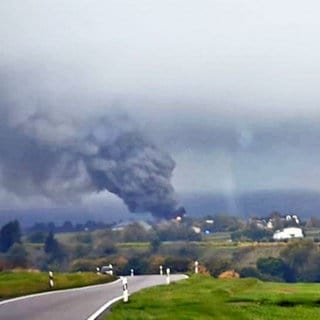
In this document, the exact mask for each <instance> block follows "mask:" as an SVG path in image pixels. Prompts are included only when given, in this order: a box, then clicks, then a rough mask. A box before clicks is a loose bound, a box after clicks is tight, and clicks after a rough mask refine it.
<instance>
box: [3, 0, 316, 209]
mask: <svg viewBox="0 0 320 320" xmlns="http://www.w3.org/2000/svg"><path fill="white" fill-rule="evenodd" d="M319 9H320V5H319V4H318V2H317V1H305V2H303V3H302V2H301V1H288V0H284V1H275V0H271V1H253V0H221V1H215V0H213V1H212V0H211V1H206V0H203V1H172V0H170V1H158V2H154V1H147V0H141V1H129V0H123V1H121V0H117V1H98V0H91V1H89V0H87V1H79V0H77V1H75V0H69V1H62V0H55V1H50V0H48V1H35V0H24V1H18V0H10V1H9V0H2V1H1V2H0V25H1V27H0V39H1V49H0V79H1V82H0V83H1V88H0V94H1V97H0V99H1V100H0V115H1V117H2V120H0V126H1V127H0V129H1V131H0V134H1V140H0V145H1V147H0V150H1V152H2V153H8V150H13V149H15V150H16V151H17V152H15V153H14V154H15V156H17V155H19V151H21V150H24V148H25V147H26V145H27V144H26V143H27V142H28V143H34V141H37V142H36V144H37V152H38V153H36V154H30V155H29V157H30V158H27V160H28V161H25V160H26V158H25V156H26V153H24V154H21V153H20V156H21V157H24V166H21V167H20V169H21V171H20V170H18V169H19V166H18V163H19V158H15V159H14V160H15V162H12V159H10V157H9V158H8V157H5V156H2V157H0V158H1V159H2V160H1V161H2V163H0V165H1V167H2V174H1V179H0V181H1V187H0V206H1V207H11V206H12V207H14V206H18V205H21V204H23V205H26V204H27V205H30V206H32V205H33V206H34V205H35V204H37V205H41V206H50V205H53V204H52V201H54V202H58V203H59V202H61V203H64V200H65V199H62V197H61V196H60V195H61V193H60V192H58V191H57V193H56V197H54V198H55V199H54V200H52V199H48V195H47V194H46V192H43V188H42V187H41V184H42V183H39V184H34V183H33V184H31V187H30V184H28V182H27V180H23V177H24V173H23V172H24V170H30V171H32V170H34V168H33V167H32V166H33V165H34V163H41V164H42V165H43V166H48V167H51V164H50V161H54V159H55V158H54V154H55V150H57V149H59V150H61V149H63V150H73V151H72V154H75V153H77V152H79V150H80V149H81V154H86V155H87V154H93V153H94V152H95V151H94V150H93V149H92V148H95V147H96V146H97V145H100V142H101V141H98V142H97V143H96V144H90V143H89V142H90V141H89V140H88V139H87V137H88V136H90V134H93V133H94V136H95V137H96V139H97V140H99V136H102V137H104V139H105V137H106V136H108V139H109V140H110V141H111V140H112V141H113V140H114V139H116V138H117V137H118V136H119V134H120V133H119V132H121V134H122V133H126V132H132V131H136V130H137V131H139V132H140V134H141V135H142V136H143V137H144V139H146V140H148V141H151V142H152V144H154V145H156V146H157V150H159V152H161V154H170V158H172V159H173V160H174V161H175V164H176V167H175V169H174V170H173V171H172V172H171V173H173V177H172V183H173V187H174V188H175V190H176V193H177V194H178V196H179V194H184V193H193V192H195V193H201V192H202V193H208V192H209V193H210V192H214V193H219V192H222V193H228V194H236V193H241V192H246V191H254V190H264V189H270V190H272V189H298V188H303V189H311V190H316V191H320V184H319V181H320V165H319V163H320V152H319V141H320V140H319V139H320V126H319V122H320V117H319V116H320V109H319V104H320V91H319V88H318V85H319V81H320V44H319V41H318V35H319V31H320V20H319V18H318V13H319ZM101 119H103V121H102V120H101ZM102 123H103V124H104V125H105V126H106V127H108V129H107V133H106V132H104V131H103V130H106V129H102V127H103V126H102ZM97 124H98V125H97ZM93 128H95V129H93ZM109 140H108V143H109V142H110V141H109ZM83 141H86V144H85V145H84V144H83ZM80 142H81V143H80ZM104 142H105V141H104ZM80 144H81V148H80ZM22 146H23V147H22ZM47 146H50V148H49V149H48V148H47ZM42 148H43V149H42ZM44 149H45V150H46V152H49V151H50V152H49V153H45V152H43V150H44ZM48 150H49V151H48ZM160 150H161V151H160ZM12 154H13V153H12ZM33 157H34V158H36V159H34V158H33ZM41 157H43V161H39V159H40V160H41ZM59 159H60V158H59ZM35 160H37V161H35ZM5 161H7V165H6V163H5ZM59 161H60V160H59ZM66 161H67V160H66ZM8 163H9V164H13V163H15V164H16V166H15V167H14V169H12V170H13V171H15V172H14V173H15V178H13V177H14V175H12V174H10V175H8V174H7V172H5V169H6V168H9V165H8ZM59 163H60V162H59ZM55 164H56V163H55ZM169 167H170V168H171V165H169ZM4 168H5V169H4ZM169 171H170V170H169ZM34 172H36V171H34ZM37 172H38V173H39V172H40V173H39V174H40V176H39V177H38V178H39V180H34V181H45V182H46V183H47V182H48V179H47V178H46V177H43V176H41V173H43V172H46V171H45V170H43V171H41V170H40V169H39V171H37ZM11 173H12V172H11ZM166 175H167V177H168V179H169V180H170V179H171V175H170V174H169V172H168V174H166ZM6 176H10V178H11V180H10V181H8V180H6V179H5V177H6ZM75 176H76V177H77V179H78V180H75V179H71V180H68V181H66V184H67V183H69V185H64V186H63V187H62V190H63V191H65V190H67V189H68V190H70V189H72V188H73V189H74V190H75V192H74V193H75V194H77V195H79V197H80V198H82V199H84V201H89V203H92V201H97V203H101V201H102V200H101V198H102V197H101V196H102V195H103V199H106V201H118V200H112V199H113V198H112V197H110V196H106V194H105V192H104V193H103V194H102V195H100V196H99V197H97V196H93V195H92V193H94V192H96V190H95V189H94V188H92V185H91V182H90V181H89V180H90V178H88V176H87V171H86V170H85V169H84V168H82V167H81V163H79V164H78V166H77V171H76V173H75ZM26 177H27V175H26ZM12 179H13V180H12ZM15 179H16V180H15ZM79 179H80V180H81V179H82V180H81V181H79ZM34 181H33V182H34ZM50 181H51V183H54V181H52V180H50ZM19 183H20V184H21V183H25V184H27V185H28V186H29V187H28V188H25V186H20V188H18V187H17V186H19ZM29 183H30V181H29ZM70 183H74V184H71V185H70ZM12 184H14V187H12ZM42 185H43V184H42ZM47 187H48V186H47V185H46V188H47ZM46 190H48V189H46ZM50 190H52V189H50ZM22 191H23V192H22ZM26 191H28V192H27V193H26ZM60 191H61V190H60ZM67 195H68V196H69V195H70V194H67ZM21 197H23V198H21ZM49 198H50V197H49ZM22 199H23V200H22ZM26 199H27V200H26ZM88 199H89V200H88ZM26 201H27V202H26ZM175 201H176V200H174V202H175ZM102 202H103V201H102Z"/></svg>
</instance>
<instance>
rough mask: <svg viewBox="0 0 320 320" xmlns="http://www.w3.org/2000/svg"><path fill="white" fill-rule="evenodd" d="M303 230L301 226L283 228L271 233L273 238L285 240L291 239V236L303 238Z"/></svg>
mask: <svg viewBox="0 0 320 320" xmlns="http://www.w3.org/2000/svg"><path fill="white" fill-rule="evenodd" d="M303 237H304V235H303V232H302V229H301V228H295V227H290V228H284V229H283V230H277V231H276V232H275V233H274V234H273V239H274V240H286V239H292V238H303Z"/></svg>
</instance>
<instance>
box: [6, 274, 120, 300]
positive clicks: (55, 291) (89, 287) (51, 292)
mask: <svg viewBox="0 0 320 320" xmlns="http://www.w3.org/2000/svg"><path fill="white" fill-rule="evenodd" d="M120 281H121V279H118V280H116V281H112V282H107V283H102V284H96V285H92V286H90V285H89V286H84V287H79V288H69V289H59V290H53V291H45V292H39V293H33V294H29V295H26V296H22V297H16V298H11V299H6V300H3V301H0V306H1V305H4V304H7V303H10V302H16V301H20V300H26V299H31V298H36V297H41V296H46V295H50V294H55V293H62V292H66V291H68V292H73V291H80V290H89V289H92V288H98V287H102V286H107V285H111V284H115V283H118V282H120Z"/></svg>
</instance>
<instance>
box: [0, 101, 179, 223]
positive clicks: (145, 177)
mask: <svg viewBox="0 0 320 320" xmlns="http://www.w3.org/2000/svg"><path fill="white" fill-rule="evenodd" d="M21 96H22V98H21V97H20V100H19V101H18V102H17V101H16V100H14V99H11V97H10V99H5V95H2V97H1V101H0V116H1V118H0V185H1V188H2V190H6V192H10V193H12V194H15V195H17V196H19V197H28V196H33V195H41V196H44V197H45V198H47V199H51V200H53V201H54V202H55V203H64V202H69V201H74V200H78V199H81V196H82V195H84V194H88V193H92V192H99V191H102V190H108V191H109V192H112V193H114V194H116V195H117V196H118V197H120V198H121V199H122V200H123V201H124V203H125V204H126V205H127V207H128V209H129V210H130V211H131V212H150V213H152V214H153V215H154V216H157V217H163V218H171V217H174V216H176V215H177V213H178V212H179V210H180V211H181V209H178V202H177V198H176V194H175V192H174V189H173V186H172V184H171V177H172V172H173V170H174V167H175V162H174V161H173V159H172V158H171V157H170V156H169V155H168V154H166V153H165V152H162V151H161V150H159V149H158V148H157V147H156V146H155V145H154V144H152V143H150V142H149V141H148V139H146V138H145V137H144V136H143V134H141V133H140V132H139V131H138V130H136V129H135V128H134V126H133V125H132V124H130V121H129V120H128V119H127V118H126V117H123V116H122V115H116V114H112V112H111V114H108V112H109V111H110V110H106V112H105V114H107V115H105V116H104V117H100V118H99V119H97V118H95V117H92V116H91V117H90V118H88V119H84V118H83V117H82V118H81V117H80V118H79V117H78V118H77V117H76V116H74V115H75V114H76V113H77V111H76V107H74V106H71V107H73V109H74V110H75V112H73V113H72V112H71V113H66V112H65V111H64V108H56V107H54V106H53V107H52V106H48V102H47V101H46V100H41V99H36V101H35V100H34V98H33V99H31V100H30V99H28V97H27V96H24V95H21ZM64 104H65V105H67V104H68V103H67V102H64ZM88 108H89V107H88ZM109 113H110V112H109ZM70 115H71V116H70Z"/></svg>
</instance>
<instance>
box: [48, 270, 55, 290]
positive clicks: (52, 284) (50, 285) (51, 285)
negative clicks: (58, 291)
mask: <svg viewBox="0 0 320 320" xmlns="http://www.w3.org/2000/svg"><path fill="white" fill-rule="evenodd" d="M53 286H54V282H53V272H52V271H49V287H50V288H51V289H52V288H53Z"/></svg>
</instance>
